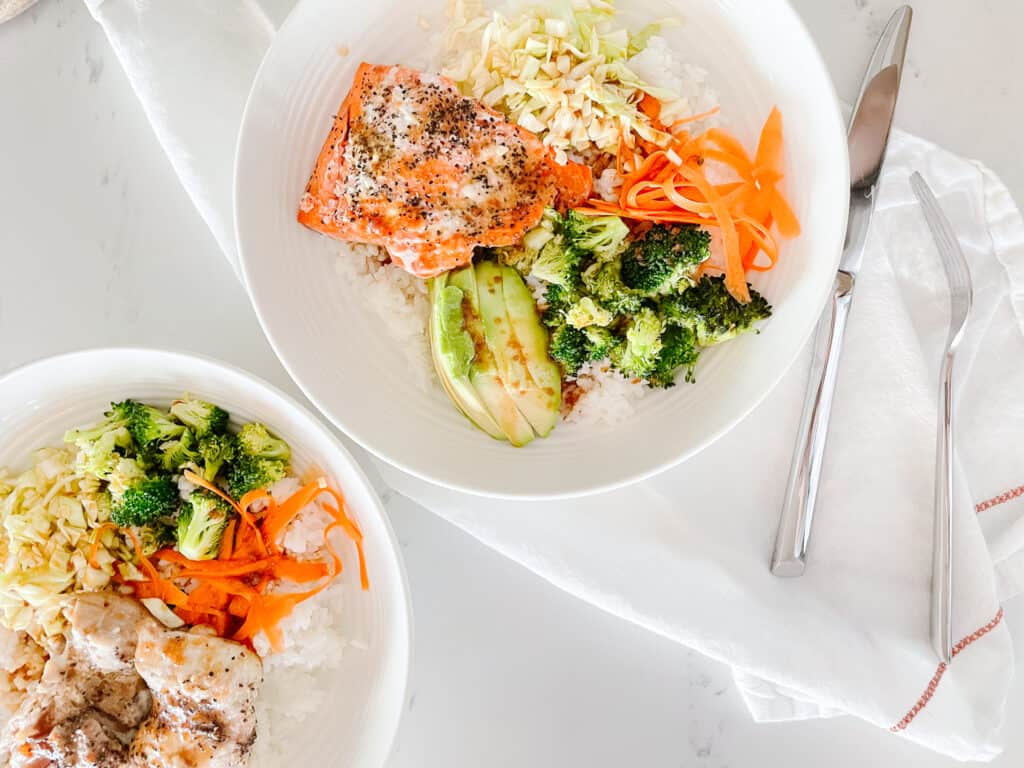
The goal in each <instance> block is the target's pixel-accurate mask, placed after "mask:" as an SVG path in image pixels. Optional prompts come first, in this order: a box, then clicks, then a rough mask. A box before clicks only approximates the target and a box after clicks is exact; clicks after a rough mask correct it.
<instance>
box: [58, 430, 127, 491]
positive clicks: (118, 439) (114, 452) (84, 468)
mask: <svg viewBox="0 0 1024 768" xmlns="http://www.w3.org/2000/svg"><path fill="white" fill-rule="evenodd" d="M68 434H69V435H70V434H71V433H68ZM64 439H65V440H67V439H68V435H65V438H64ZM73 442H75V444H76V445H77V446H78V456H77V457H76V460H75V466H76V469H77V471H79V472H82V473H85V474H90V475H93V476H94V477H98V478H99V479H100V480H107V479H108V478H109V477H110V473H111V472H113V471H114V468H115V467H116V466H117V463H118V462H119V461H120V460H121V459H122V458H123V456H122V453H123V452H127V451H128V450H130V449H131V447H132V436H131V435H130V434H129V432H128V430H127V428H125V427H116V428H114V429H111V430H109V431H107V432H104V433H103V434H102V435H100V436H99V437H98V438H96V439H95V440H89V439H87V438H84V437H79V438H78V439H77V440H74V441H73Z"/></svg>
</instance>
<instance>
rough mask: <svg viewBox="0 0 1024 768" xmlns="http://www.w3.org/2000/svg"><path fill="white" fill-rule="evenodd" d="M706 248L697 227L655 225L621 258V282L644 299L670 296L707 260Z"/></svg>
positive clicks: (707, 240)
mask: <svg viewBox="0 0 1024 768" xmlns="http://www.w3.org/2000/svg"><path fill="white" fill-rule="evenodd" d="M710 245H711V235H710V234H709V233H708V232H706V231H704V230H702V229H698V228H697V227H691V226H672V225H665V224H655V225H654V226H653V227H651V228H650V229H649V230H648V231H647V233H646V234H645V235H644V236H643V237H642V238H641V239H639V240H636V241H634V242H632V243H630V245H629V247H628V248H626V251H625V253H623V254H622V282H623V283H625V285H626V286H627V287H629V288H632V289H634V290H636V291H639V292H640V293H642V294H643V295H645V296H658V295H664V294H667V293H671V292H672V291H674V290H675V289H676V288H677V287H678V286H679V284H680V283H681V282H682V281H683V280H685V279H686V278H688V277H689V276H690V275H692V274H693V272H694V270H696V268H697V267H698V266H700V264H701V263H702V262H703V261H705V260H706V259H707V258H708V256H710V254H711V252H710Z"/></svg>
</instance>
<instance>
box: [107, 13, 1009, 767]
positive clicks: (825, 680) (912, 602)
mask: <svg viewBox="0 0 1024 768" xmlns="http://www.w3.org/2000/svg"><path fill="white" fill-rule="evenodd" d="M87 2H89V4H90V7H91V8H92V11H93V14H94V15H95V17H96V18H97V20H98V21H99V22H100V23H101V24H102V25H103V27H104V29H105V30H106V32H107V35H108V37H109V38H110V40H111V43H112V44H113V46H114V49H115V50H116V51H117V53H118V55H119V57H120V59H121V62H122V64H123V66H124V67H125V69H126V71H127V72H128V74H129V77H130V78H131V81H132V83H133V85H134V86H135V89H136V91H137V92H138V95H139V98H140V99H141V101H142V103H143V105H144V106H145V109H146V112H147V114H148V115H149V116H150V119H151V120H152V122H153V125H154V129H155V130H156V132H157V135H158V136H159V137H160V140H161V143H162V144H163V146H164V148H165V149H166V151H167V153H168V155H169V156H170V158H171V161H172V163H173V164H174V167H175V168H176V170H177V171H178V173H179V175H180V176H181V178H182V182H183V183H184V184H185V186H186V188H187V189H188V190H189V192H190V193H191V194H192V197H193V199H194V200H195V203H196V206H197V208H198V209H199V211H200V213H201V214H202V215H203V217H204V219H205V220H206V221H207V223H208V224H209V225H210V228H211V229H212V230H213V231H214V233H215V234H216V236H217V239H218V241H219V242H220V244H221V246H222V248H223V249H224V252H225V254H226V255H227V256H228V258H229V259H230V260H231V261H232V263H233V264H235V265H236V267H237V254H236V250H235V245H234V239H233V237H232V234H231V232H232V228H231V220H232V214H231V201H230V179H231V175H232V169H231V167H230V161H229V160H228V158H232V157H233V156H234V151H233V149H234V142H235V134H236V132H237V127H238V124H239V120H240V116H241V110H242V104H243V103H244V99H245V94H246V93H247V92H248V88H249V83H250V81H251V78H252V76H253V74H254V72H255V70H256V68H257V64H258V61H259V59H260V57H261V55H262V52H263V50H264V48H265V46H266V44H267V42H268V41H269V39H270V35H271V30H270V25H269V24H268V22H267V21H266V17H265V16H264V14H263V13H262V12H261V10H260V9H259V7H258V6H256V5H254V4H253V3H252V2H248V1H247V0H219V2H217V3H215V4H211V3H208V2H204V0H148V2H144V1H143V0H105V1H104V0H87ZM912 170H920V171H922V172H923V173H924V174H925V176H926V177H927V179H928V181H929V182H930V183H931V184H932V186H933V187H934V189H935V191H936V193H937V194H938V196H939V198H940V200H941V202H942V203H943V206H944V207H945V209H946V211H947V213H948V214H949V215H950V217H951V218H952V219H953V222H954V226H955V227H956V230H957V232H958V234H959V235H960V238H961V240H962V244H963V246H964V248H965V250H966V252H967V257H968V260H969V262H970V264H971V270H972V277H973V279H974V287H975V301H976V307H977V311H976V313H975V315H974V318H973V323H972V325H971V328H970V332H969V336H968V338H967V340H966V342H965V345H964V348H963V351H962V352H961V356H960V376H959V381H960V382H961V385H962V386H961V389H960V393H961V395H960V402H959V409H960V410H959V415H960V427H959V431H958V434H957V447H958V450H959V458H958V462H957V494H956V510H955V525H956V550H955V553H954V556H955V567H956V582H955V593H956V606H957V608H956V615H955V635H956V638H957V639H960V638H963V639H962V640H960V642H959V644H958V645H957V655H956V658H955V660H954V662H953V663H952V664H951V665H950V667H949V669H948V670H947V669H945V668H944V667H942V666H937V665H936V660H935V657H934V655H933V653H932V651H931V649H930V646H929V641H928V610H929V577H930V547H931V520H932V510H931V503H932V482H933V464H934V445H935V437H934V435H935V424H936V411H937V404H936V397H937V390H936V387H937V376H938V360H939V356H938V347H939V345H940V343H941V341H942V339H943V338H944V336H945V323H946V314H945V302H944V292H945V281H944V278H943V276H942V273H941V268H940V266H939V262H938V258H937V255H936V254H935V252H934V247H933V245H932V241H931V239H930V237H929V235H928V233H927V230H926V229H925V226H924V223H923V220H922V218H921V216H920V213H919V211H918V208H917V206H916V204H915V202H914V200H913V198H912V195H911V193H910V189H909V185H908V183H907V177H908V175H909V174H910V172H911V171H912ZM865 264H866V266H865V268H864V272H863V274H862V276H861V278H860V282H859V285H858V289H857V296H856V300H855V304H854V311H853V316H852V319H851V324H850V328H849V334H848V343H847V347H846V350H845V354H844V358H843V366H842V373H841V382H840V386H839V391H838V394H837V405H836V411H835V414H834V418H833V423H832V434H831V442H830V446H829V454H828V457H827V460H826V464H825V476H824V482H823V487H822V491H821V500H820V502H819V512H818V519H817V522H816V529H815V533H814V540H813V544H812V552H811V559H810V564H809V567H808V570H807V573H806V575H805V576H804V577H803V578H802V579H799V580H779V579H776V578H774V577H772V576H771V575H770V574H769V573H768V568H767V564H768V562H767V561H768V553H769V549H770V546H771V542H772V539H773V536H774V532H775V525H776V521H777V514H778V509H779V504H780V501H781V497H782V492H783V486H784V484H785V478H786V473H787V468H788V465H789V460H790V454H791V450H792V440H793V437H794V433H795V430H796V421H797V416H798V412H799V408H800V404H801V400H802V395H803V389H804V384H805V379H806V371H807V366H808V356H807V354H805V356H804V359H803V360H801V361H800V362H799V363H798V364H797V365H796V366H794V368H793V370H792V371H791V372H790V374H789V375H788V376H787V377H786V378H785V380H784V381H783V382H782V383H781V384H780V385H779V386H778V387H777V388H776V390H775V391H774V392H773V394H772V395H771V396H770V397H769V398H768V400H767V401H766V402H765V403H764V404H763V405H762V406H761V407H760V408H758V409H757V410H756V411H755V413H753V414H752V415H751V416H750V417H749V418H748V419H747V420H746V421H745V422H744V423H743V424H741V425H740V426H739V427H737V428H736V429H735V430H734V431H733V432H731V433H730V434H729V435H727V436H726V437H724V438H723V439H721V440H720V441H719V442H718V443H716V444H715V445H714V446H712V447H711V448H709V449H708V450H706V451H704V452H703V453H702V454H700V455H699V456H697V457H695V458H694V459H692V460H691V461H688V462H687V463H686V464H684V465H683V466H682V467H679V468H677V469H675V470H672V471H670V472H667V473H664V474H662V475H661V476H659V477H657V478H655V479H653V480H650V481H647V482H644V483H641V484H638V485H635V486H632V487H630V488H627V489H624V490H621V491H617V492H614V493H608V494H604V495H601V496H596V497H591V498H588V499H583V500H577V501H568V502H557V503H532V504H527V503H513V502H498V501H492V500H483V499H479V498H475V497H471V496H466V495H463V494H459V493H454V492H451V491H447V490H444V489H441V488H438V487H435V486H432V485H430V484H427V483H423V482H422V481H418V480H415V479H413V478H411V477H408V476H406V475H404V474H402V473H400V472H398V471H396V470H393V469H390V468H387V467H383V466H382V467H381V469H382V472H384V474H385V477H386V479H387V480H388V482H389V483H391V484H392V485H393V486H394V488H395V489H396V490H398V491H399V492H401V493H403V494H405V495H408V496H410V497H412V498H413V499H415V500H417V501H419V502H421V503H423V504H424V505H425V506H427V507H428V508H430V509H432V510H433V511H434V512H436V513H437V514H439V515H441V516H443V517H445V518H447V519H449V520H451V521H452V522H453V523H455V524H456V525H458V526H459V527H461V528H463V529H465V530H466V531H468V532H469V533H471V534H472V535H473V536H475V537H477V538H478V539H479V540H481V541H483V542H485V543H486V544H488V545H490V546H492V547H493V548H494V549H496V550H498V551H499V552H502V553H504V554H505V555H507V556H508V557H510V558H512V559H513V560H516V561H517V562H519V563H521V564H523V565H524V566H525V567H527V568H530V569H532V570H533V571H535V572H536V573H538V574H539V575H541V576H542V577H544V578H546V579H547V580H548V581H550V582H551V583H552V584H554V585H556V586H559V587H561V588H562V589H565V590H566V591H568V592H570V593H572V594H574V595H577V596H578V597H580V598H581V599H584V600H587V601H589V602H591V603H594V604H595V605H598V606H601V607H602V608H604V609H605V610H607V611H609V612H611V613H614V614H616V615H618V616H621V617H623V618H625V619H627V620H629V621H633V622H635V623H637V624H640V625H642V626H645V627H647V628H649V629H651V630H652V631H655V632H658V633H660V634H662V635H665V636H667V637H670V638H673V639H675V640H677V641H679V642H681V643H685V644H686V645H688V646H691V647H693V648H696V649H698V650H700V651H702V652H704V653H706V654H708V655H709V656H712V657H714V658H716V659H720V660H722V661H724V662H726V663H728V664H730V665H732V667H733V669H734V670H735V679H736V682H737V684H738V686H739V687H740V689H741V691H742V692H743V696H744V698H745V701H746V702H747V705H748V706H749V708H750V711H751V712H752V714H753V716H754V717H755V718H756V719H758V720H765V721H767V720H784V719H801V718H810V717H824V716H833V715H837V714H842V713H849V714H854V715H857V716H858V717H861V718H864V719H865V720H868V721H870V722H873V723H875V724H877V725H879V726H882V727H885V728H889V729H891V730H893V731H895V732H897V733H901V734H903V735H905V736H907V737H909V738H911V739H914V740H915V741H918V742H920V743H921V744H924V745H926V746H928V747H930V748H932V749H935V750H938V751H941V752H944V753H947V754H949V755H952V756H954V757H957V758H961V759H986V758H991V757H992V756H994V755H995V754H997V753H998V752H999V749H1000V741H999V729H1000V726H1001V723H1002V719H1003V711H1004V702H1005V698H1006V694H1007V687H1008V684H1009V680H1010V678H1011V676H1012V675H1011V673H1012V669H1013V663H1014V661H1013V649H1012V645H1011V642H1010V638H1009V635H1008V632H1007V631H1006V628H1005V626H1004V625H1003V623H1002V622H1001V618H1002V609H1001V608H1000V601H1001V600H1004V599H1006V598H1007V597H1009V596H1011V595H1014V594H1017V593H1018V592H1020V591H1024V556H1022V554H1021V553H1022V552H1024V519H1022V516H1024V444H1022V442H1021V441H1020V434H1021V429H1022V427H1024V403H1022V402H1021V399H1020V398H1019V397H1018V393H1019V392H1021V391H1022V390H1024V365H1022V364H1021V362H1022V361H1024V222H1022V221H1021V217H1020V214H1019V213H1018V211H1017V209H1016V207H1015V206H1014V204H1013V202H1012V200H1011V199H1010V196H1009V194H1008V192H1007V190H1006V189H1005V187H1003V186H1002V184H1001V183H1000V182H999V180H998V179H997V178H996V177H995V176H994V175H993V174H992V173H991V172H989V171H987V170H986V169H984V168H983V167H981V166H980V165H978V164H976V163H973V162H970V161H967V160H963V159H961V158H958V157H956V156H954V155H951V154H949V153H948V152H945V151H943V150H941V149H939V148H937V147H935V146H934V145H932V144H929V143H927V142H925V141H922V140H920V139H916V138H914V137H911V136H908V135H905V134H897V135H896V136H895V137H894V141H893V145H892V148H891V150H890V155H889V163H888V165H887V169H886V174H885V180H884V183H883V187H882V191H881V195H880V200H879V210H878V213H877V217H876V220H875V226H874V229H873V233H872V237H871V241H870V243H869V253H868V254H867V258H866V262H865Z"/></svg>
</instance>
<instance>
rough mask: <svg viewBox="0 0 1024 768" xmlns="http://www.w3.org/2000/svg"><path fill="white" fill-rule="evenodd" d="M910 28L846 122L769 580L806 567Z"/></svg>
mask: <svg viewBox="0 0 1024 768" xmlns="http://www.w3.org/2000/svg"><path fill="white" fill-rule="evenodd" d="M912 20H913V11H912V9H911V8H910V6H907V5H905V6H903V7H901V8H899V9H897V11H896V12H895V13H894V14H893V15H892V17H891V18H890V19H889V23H888V24H887V25H886V27H885V30H884V31H883V32H882V36H881V38H880V39H879V41H878V44H877V46H875V51H874V53H873V54H872V56H871V61H870V62H869V64H868V68H867V72H866V73H865V75H864V81H863V83H862V85H861V91H860V96H859V97H858V98H857V104H856V106H854V109H853V117H852V118H851V120H850V127H849V133H848V136H847V143H848V146H849V151H850V212H849V217H848V220H847V227H846V240H845V243H844V245H843V254H842V258H841V259H840V262H839V271H838V272H837V273H836V279H835V282H834V283H833V287H832V296H831V300H830V302H829V305H828V306H827V307H826V309H825V312H824V314H823V315H822V317H821V320H820V321H819V322H818V330H817V332H816V334H815V339H814V350H813V357H812V360H811V370H810V373H809V377H808V382H807V392H806V394H805V396H804V407H803V414H802V416H801V419H800V430H799V432H798V434H797V442H796V447H795V449H794V453H793V463H792V465H791V467H790V474H789V480H788V483H787V485H786V494H785V496H784V497H783V503H782V511H781V514H780V517H779V528H778V531H777V533H776V537H775V547H774V550H773V552H772V559H771V571H772V573H774V574H775V575H776V576H781V577H796V576H800V575H802V574H803V572H804V569H805V567H806V560H807V548H808V546H809V543H810V536H811V524H812V522H813V520H814V510H815V505H816V503H817V497H818V487H819V484H820V481H821V466H822V460H823V458H824V455H825V446H826V442H827V438H828V425H829V420H830V417H831V413H832V402H833V399H834V396H835V387H836V380H837V378H838V373H839V358H840V355H841V352H842V345H843V338H844V336H845V333H846V322H847V319H848V318H849V314H850V307H851V305H852V302H853V291H854V288H855V287H856V282H857V281H856V277H857V273H858V272H859V271H860V267H861V264H862V263H863V260H864V246H865V244H866V242H867V236H868V230H869V229H870V226H871V215H872V213H873V211H874V208H875V199H876V192H877V187H878V181H879V179H880V177H881V173H882V166H883V165H884V163H885V153H886V149H887V148H888V145H889V134H890V133H891V131H892V122H893V116H894V114H895V111H896V101H897V97H898V95H899V90H900V83H901V82H902V79H903V65H904V62H905V61H906V54H907V44H908V42H909V39H910V26H911V22H912Z"/></svg>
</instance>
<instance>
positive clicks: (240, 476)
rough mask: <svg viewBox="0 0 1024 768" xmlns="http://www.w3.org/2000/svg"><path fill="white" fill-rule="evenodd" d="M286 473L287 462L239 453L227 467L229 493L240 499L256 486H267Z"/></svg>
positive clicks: (226, 479) (226, 480)
mask: <svg viewBox="0 0 1024 768" xmlns="http://www.w3.org/2000/svg"><path fill="white" fill-rule="evenodd" d="M284 475H285V463H284V462H283V461H278V460H276V459H264V458H261V457H259V456H249V455H248V454H244V453H243V454H240V455H237V456H236V457H235V459H234V461H232V462H231V463H230V464H229V465H228V469H227V476H226V478H225V482H226V485H227V491H228V493H229V494H230V495H231V496H232V497H233V498H235V499H239V498H241V497H242V496H244V495H245V494H246V493H248V492H249V491H251V490H253V489H254V488H266V487H268V486H271V485H273V484H274V483H276V482H277V481H278V480H280V479H281V478H282V477H284Z"/></svg>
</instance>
